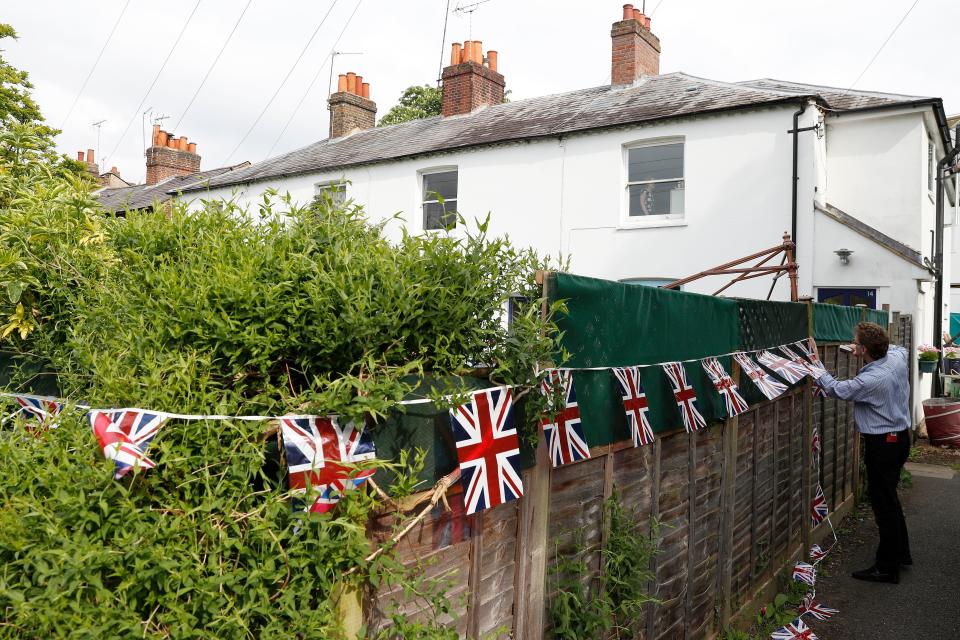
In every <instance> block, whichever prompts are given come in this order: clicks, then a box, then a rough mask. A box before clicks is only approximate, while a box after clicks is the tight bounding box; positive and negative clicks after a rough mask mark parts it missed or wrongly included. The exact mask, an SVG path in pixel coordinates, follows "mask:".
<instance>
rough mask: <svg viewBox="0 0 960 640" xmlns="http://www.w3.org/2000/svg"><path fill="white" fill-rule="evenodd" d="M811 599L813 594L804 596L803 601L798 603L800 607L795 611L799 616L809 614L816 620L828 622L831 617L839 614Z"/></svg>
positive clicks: (835, 610)
mask: <svg viewBox="0 0 960 640" xmlns="http://www.w3.org/2000/svg"><path fill="white" fill-rule="evenodd" d="M813 598H814V596H813V594H812V593H808V594H807V595H806V596H804V598H803V600H801V601H800V606H799V608H798V609H797V611H798V613H799V614H800V615H801V616H803V615H806V614H808V613H809V614H810V615H812V616H813V617H814V618H816V619H817V620H829V619H830V618H832V617H833V616H835V615H837V614H838V613H840V612H839V611H838V610H837V609H831V608H829V607H825V606H823V605H822V604H820V603H818V602H816V601H815V600H814V599H813Z"/></svg>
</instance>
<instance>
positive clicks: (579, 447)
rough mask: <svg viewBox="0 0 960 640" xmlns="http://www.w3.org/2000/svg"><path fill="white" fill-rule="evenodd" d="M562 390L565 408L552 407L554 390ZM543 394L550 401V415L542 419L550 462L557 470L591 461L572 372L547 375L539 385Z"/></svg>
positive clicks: (548, 404) (553, 371) (552, 371)
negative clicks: (574, 463) (580, 462)
mask: <svg viewBox="0 0 960 640" xmlns="http://www.w3.org/2000/svg"><path fill="white" fill-rule="evenodd" d="M556 387H560V388H562V390H563V408H562V409H560V410H557V408H556V407H554V406H553V404H554V399H555V397H556V396H555V388H556ZM540 392H541V393H543V395H544V396H546V398H547V407H548V410H547V413H545V414H544V415H543V417H542V418H541V419H540V426H542V427H543V432H544V434H545V435H546V436H547V442H548V443H549V449H550V459H551V460H552V461H553V466H554V467H559V466H560V465H564V464H569V463H571V462H576V461H577V460H586V459H587V458H589V457H590V447H589V446H588V445H587V440H586V438H584V436H583V424H581V422H580V406H579V405H578V404H577V392H576V389H575V388H574V386H573V372H572V371H557V370H556V369H553V370H550V371H548V372H547V376H546V377H545V378H544V379H543V382H541V383H540Z"/></svg>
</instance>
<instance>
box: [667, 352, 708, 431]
mask: <svg viewBox="0 0 960 640" xmlns="http://www.w3.org/2000/svg"><path fill="white" fill-rule="evenodd" d="M663 371H664V372H665V373H666V374H667V378H669V379H670V385H671V386H672V387H673V396H674V397H675V398H676V400H677V407H679V409H680V415H681V416H682V417H683V427H684V428H685V429H686V430H687V433H690V432H691V431H697V430H698V429H703V428H704V427H706V426H707V421H706V420H705V419H704V417H703V416H702V415H701V414H700V411H699V410H698V409H697V394H696V392H694V390H693V387H691V386H690V383H688V382H687V371H686V369H684V368H683V363H682V362H668V363H667V364H665V365H663Z"/></svg>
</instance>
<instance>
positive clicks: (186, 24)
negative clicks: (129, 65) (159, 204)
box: [104, 0, 203, 162]
mask: <svg viewBox="0 0 960 640" xmlns="http://www.w3.org/2000/svg"><path fill="white" fill-rule="evenodd" d="M202 1H203V0H197V4H195V5H193V10H192V11H191V12H190V15H189V16H187V21H186V22H184V23H183V27H182V28H181V29H180V33H178V34H177V39H176V40H174V41H173V46H172V47H170V51H169V52H167V57H166V58H164V59H163V64H161V65H160V69H158V70H157V75H155V76H153V82H151V83H150V86H149V87H148V88H147V92H146V93H144V94H143V98H141V99H140V103H139V104H138V105H137V108H136V109H134V110H133V115H132V116H130V120H128V121H127V126H126V127H124V128H123V133H121V134H120V138H119V139H118V140H117V144H116V145H114V147H113V150H112V151H111V152H110V155H109V156H107V157H111V158H112V157H113V154H115V153H116V152H117V149H119V148H120V144H121V143H122V142H123V139H124V138H125V137H126V136H127V131H129V130H130V125H132V124H133V121H134V120H136V118H137V115H138V114H139V113H140V109H141V108H142V107H143V104H144V103H145V102H146V101H147V98H148V97H149V96H150V92H151V91H153V88H154V87H155V86H156V84H157V80H159V79H160V74H161V73H163V70H164V69H165V68H166V67H167V63H168V62H170V57H171V56H172V55H173V52H174V51H176V50H177V45H178V44H180V39H181V38H183V34H184V32H185V31H186V30H187V27H188V26H189V25H190V21H191V20H193V16H194V15H195V14H196V13H197V8H198V7H199V6H200V3H201V2H202ZM104 162H106V158H104Z"/></svg>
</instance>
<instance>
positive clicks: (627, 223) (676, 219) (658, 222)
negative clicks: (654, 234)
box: [620, 136, 687, 229]
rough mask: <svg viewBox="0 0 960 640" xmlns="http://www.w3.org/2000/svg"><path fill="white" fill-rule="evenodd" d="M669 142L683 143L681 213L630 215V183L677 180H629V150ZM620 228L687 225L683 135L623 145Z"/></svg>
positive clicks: (685, 166)
mask: <svg viewBox="0 0 960 640" xmlns="http://www.w3.org/2000/svg"><path fill="white" fill-rule="evenodd" d="M671 144H682V145H683V166H682V176H681V178H680V180H681V181H683V190H684V198H683V200H684V202H683V214H682V215H679V216H677V215H670V214H662V215H656V216H631V215H630V185H631V184H655V183H658V182H678V180H677V179H676V178H672V179H669V180H649V181H643V182H632V183H631V182H629V179H630V150H631V149H641V148H644V147H660V146H664V145H671ZM620 172H621V173H620V228H621V229H642V228H649V227H685V226H687V198H686V191H687V141H686V138H684V137H683V136H673V137H669V138H656V139H651V140H639V141H636V142H629V143H627V144H624V145H623V148H622V152H621V161H620Z"/></svg>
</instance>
